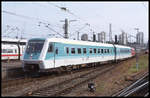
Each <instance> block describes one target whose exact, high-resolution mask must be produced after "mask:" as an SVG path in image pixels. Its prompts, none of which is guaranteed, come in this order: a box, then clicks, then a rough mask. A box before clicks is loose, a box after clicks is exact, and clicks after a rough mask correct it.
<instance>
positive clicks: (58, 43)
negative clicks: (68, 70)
mask: <svg viewBox="0 0 150 98" xmlns="http://www.w3.org/2000/svg"><path fill="white" fill-rule="evenodd" d="M131 56H132V54H131V48H130V47H127V46H120V45H112V44H104V43H96V42H88V41H77V40H69V39H60V38H47V39H44V38H34V39H30V40H29V41H28V43H27V45H26V49H25V53H24V55H23V59H22V63H23V64H22V66H23V68H24V69H25V70H26V69H27V67H30V66H34V67H36V68H37V69H38V70H46V69H51V68H58V67H61V66H68V65H79V64H87V63H94V62H104V61H114V60H119V59H124V58H129V57H131Z"/></svg>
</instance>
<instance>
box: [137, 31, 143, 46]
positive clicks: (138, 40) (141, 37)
mask: <svg viewBox="0 0 150 98" xmlns="http://www.w3.org/2000/svg"><path fill="white" fill-rule="evenodd" d="M143 37H144V34H143V32H138V33H137V34H136V43H137V44H140V45H142V44H143V43H144V38H143Z"/></svg>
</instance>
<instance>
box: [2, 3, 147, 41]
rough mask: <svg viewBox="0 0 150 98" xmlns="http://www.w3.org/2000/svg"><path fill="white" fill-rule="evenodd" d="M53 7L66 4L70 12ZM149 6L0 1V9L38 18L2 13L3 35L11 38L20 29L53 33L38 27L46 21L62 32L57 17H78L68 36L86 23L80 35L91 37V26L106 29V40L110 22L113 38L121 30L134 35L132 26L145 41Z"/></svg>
mask: <svg viewBox="0 0 150 98" xmlns="http://www.w3.org/2000/svg"><path fill="white" fill-rule="evenodd" d="M56 6H60V7H67V8H68V9H69V11H70V12H72V13H73V15H72V14H70V13H67V12H65V11H63V10H60V9H59V8H57V7H56ZM148 6H149V4H148V2H2V11H9V12H13V13H16V14H19V15H24V16H29V17H34V18H39V19H30V18H29V19H27V18H23V17H18V16H15V15H10V14H7V13H4V12H2V35H8V34H9V36H10V37H14V36H16V35H17V32H18V34H19V36H21V35H20V32H23V33H22V36H23V37H25V38H31V37H48V34H56V33H55V32H53V31H51V30H49V29H48V28H46V27H45V25H44V24H41V26H38V23H39V22H40V21H41V22H45V23H49V24H50V27H51V28H52V29H54V30H55V31H57V32H59V33H60V34H62V35H63V33H64V31H63V29H62V26H63V24H64V22H60V20H64V19H65V18H68V19H69V20H77V21H74V22H70V24H69V34H70V35H69V36H70V38H77V37H76V36H77V33H76V32H75V31H77V30H78V29H80V28H82V27H84V25H85V23H89V24H90V27H88V26H87V27H85V28H84V29H83V30H81V31H80V32H81V33H80V35H81V34H83V33H87V34H89V37H91V34H92V32H91V30H90V29H92V30H93V31H95V32H96V33H100V32H101V31H105V32H106V36H107V38H106V39H107V40H108V34H109V23H111V24H112V33H113V38H114V35H115V34H117V35H119V34H121V30H124V31H125V32H126V33H128V34H131V35H134V36H135V35H136V31H135V30H134V28H139V31H141V32H144V42H147V40H148V33H149V31H148V12H149V11H148ZM75 15H76V16H75ZM7 25H10V26H11V27H12V28H13V27H18V28H19V31H17V30H14V31H13V30H11V29H9V28H7ZM58 37H60V36H58ZM133 41H135V39H133Z"/></svg>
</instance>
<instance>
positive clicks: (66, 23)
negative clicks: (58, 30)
mask: <svg viewBox="0 0 150 98" xmlns="http://www.w3.org/2000/svg"><path fill="white" fill-rule="evenodd" d="M74 21H77V20H69V21H68V19H67V18H66V19H65V21H64V20H61V21H60V22H65V24H64V27H63V29H64V38H66V39H68V38H69V37H68V25H69V23H70V22H74Z"/></svg>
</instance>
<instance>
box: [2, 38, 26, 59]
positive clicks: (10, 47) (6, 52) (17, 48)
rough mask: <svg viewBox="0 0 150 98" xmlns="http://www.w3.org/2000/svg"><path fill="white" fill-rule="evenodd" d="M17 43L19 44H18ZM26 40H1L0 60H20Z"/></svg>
mask: <svg viewBox="0 0 150 98" xmlns="http://www.w3.org/2000/svg"><path fill="white" fill-rule="evenodd" d="M18 41H19V43H18ZM26 42H27V40H18V39H12V38H2V43H1V47H2V49H1V58H2V60H8V59H10V60H11V59H18V58H19V57H20V58H21V56H22V54H23V52H24V49H25V44H26Z"/></svg>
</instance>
